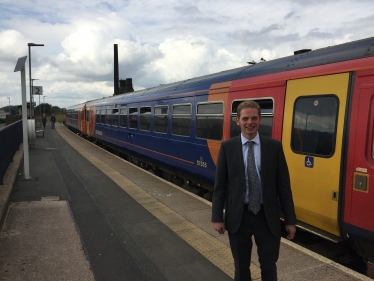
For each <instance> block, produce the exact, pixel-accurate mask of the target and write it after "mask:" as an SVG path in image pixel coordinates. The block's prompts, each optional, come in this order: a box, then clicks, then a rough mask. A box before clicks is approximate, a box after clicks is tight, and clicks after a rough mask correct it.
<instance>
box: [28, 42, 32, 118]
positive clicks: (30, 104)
mask: <svg viewBox="0 0 374 281" xmlns="http://www.w3.org/2000/svg"><path fill="white" fill-rule="evenodd" d="M28 46H29V86H30V119H31V118H32V97H31V94H32V88H31V87H32V85H31V50H30V49H31V45H30V44H28Z"/></svg>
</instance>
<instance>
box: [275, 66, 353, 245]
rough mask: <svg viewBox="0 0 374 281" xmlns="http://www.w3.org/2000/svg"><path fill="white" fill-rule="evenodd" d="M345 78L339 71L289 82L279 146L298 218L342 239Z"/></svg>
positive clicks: (346, 84) (327, 236)
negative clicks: (288, 176) (340, 188)
mask: <svg viewBox="0 0 374 281" xmlns="http://www.w3.org/2000/svg"><path fill="white" fill-rule="evenodd" d="M349 77H350V76H349V73H342V74H336V75H326V76H320V77H312V78H305V79H297V80H290V81H288V82H287V90H286V100H285V108H284V123H283V134H282V136H283V137H282V143H283V148H284V152H285V155H286V158H287V163H288V166H289V170H290V177H291V187H292V192H293V197H294V202H295V209H296V216H297V219H298V220H299V221H301V222H302V223H305V224H307V225H306V227H307V228H309V229H311V228H313V227H315V228H317V229H319V232H320V234H321V235H325V237H326V238H329V237H330V239H331V238H332V237H334V236H340V230H339V224H338V215H339V214H338V207H339V206H338V205H339V204H338V203H339V187H340V184H341V183H340V176H341V162H342V149H343V147H342V146H343V139H344V136H343V131H344V118H345V109H346V103H347V93H348V86H349ZM310 226H312V227H310ZM320 230H322V231H320ZM329 234H333V235H334V236H332V237H331V235H329Z"/></svg>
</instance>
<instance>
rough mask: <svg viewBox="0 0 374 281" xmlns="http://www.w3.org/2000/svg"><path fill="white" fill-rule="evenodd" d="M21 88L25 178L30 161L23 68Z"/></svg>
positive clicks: (27, 177) (27, 175)
mask: <svg viewBox="0 0 374 281" xmlns="http://www.w3.org/2000/svg"><path fill="white" fill-rule="evenodd" d="M21 88H22V128H23V157H24V161H23V162H24V171H25V179H27V180H28V179H31V177H30V163H29V161H30V160H29V139H28V128H27V104H26V103H27V102H26V74H25V68H22V70H21Z"/></svg>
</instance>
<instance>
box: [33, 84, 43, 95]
mask: <svg viewBox="0 0 374 281" xmlns="http://www.w3.org/2000/svg"><path fill="white" fill-rule="evenodd" d="M32 94H33V95H41V96H42V95H43V87H42V86H32Z"/></svg>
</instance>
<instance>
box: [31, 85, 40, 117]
mask: <svg viewBox="0 0 374 281" xmlns="http://www.w3.org/2000/svg"><path fill="white" fill-rule="evenodd" d="M30 80H31V92H32V99H34V80H39V79H34V78H33V79H30ZM33 113H34V118H35V117H36V116H35V112H33ZM39 113H40V124H41V123H42V111H41V110H40V95H39Z"/></svg>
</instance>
